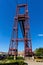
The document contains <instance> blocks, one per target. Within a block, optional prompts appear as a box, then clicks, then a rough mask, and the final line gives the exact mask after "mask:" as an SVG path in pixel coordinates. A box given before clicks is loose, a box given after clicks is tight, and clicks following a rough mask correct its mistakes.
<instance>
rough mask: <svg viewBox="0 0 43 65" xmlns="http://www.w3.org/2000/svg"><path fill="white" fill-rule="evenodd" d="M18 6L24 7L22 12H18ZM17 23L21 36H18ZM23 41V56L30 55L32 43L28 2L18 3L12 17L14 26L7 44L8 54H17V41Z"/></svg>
mask: <svg viewBox="0 0 43 65" xmlns="http://www.w3.org/2000/svg"><path fill="white" fill-rule="evenodd" d="M20 8H24V14H20V13H19V11H20ZM18 23H19V24H20V28H21V33H22V35H23V38H18V33H19V31H18ZM19 41H20V42H22V41H24V56H25V57H28V56H32V43H31V37H30V25H29V16H28V4H18V5H17V10H16V16H15V17H14V26H13V31H12V37H11V42H10V46H9V54H10V55H15V56H17V55H18V42H19Z"/></svg>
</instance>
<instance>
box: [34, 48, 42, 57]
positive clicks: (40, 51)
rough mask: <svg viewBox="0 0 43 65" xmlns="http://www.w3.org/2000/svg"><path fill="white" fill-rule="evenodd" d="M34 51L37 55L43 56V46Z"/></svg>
mask: <svg viewBox="0 0 43 65" xmlns="http://www.w3.org/2000/svg"><path fill="white" fill-rule="evenodd" d="M34 52H35V55H36V56H43V48H37V49H36V50H35V51H34Z"/></svg>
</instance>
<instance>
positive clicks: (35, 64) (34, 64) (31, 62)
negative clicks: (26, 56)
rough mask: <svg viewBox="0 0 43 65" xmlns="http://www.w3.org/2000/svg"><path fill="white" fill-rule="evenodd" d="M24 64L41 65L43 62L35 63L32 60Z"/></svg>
mask: <svg viewBox="0 0 43 65" xmlns="http://www.w3.org/2000/svg"><path fill="white" fill-rule="evenodd" d="M25 62H26V63H27V65H43V62H36V61H32V60H25Z"/></svg>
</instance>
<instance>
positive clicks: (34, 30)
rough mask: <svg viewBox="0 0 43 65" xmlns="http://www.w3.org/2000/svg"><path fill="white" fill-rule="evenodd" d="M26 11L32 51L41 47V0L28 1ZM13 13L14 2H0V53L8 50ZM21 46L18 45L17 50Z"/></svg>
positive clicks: (42, 0) (42, 17)
mask: <svg viewBox="0 0 43 65" xmlns="http://www.w3.org/2000/svg"><path fill="white" fill-rule="evenodd" d="M19 2H20V0H19ZM21 2H22V0H21ZM28 9H29V16H30V30H31V38H32V48H33V50H34V49H36V48H39V47H43V0H28ZM15 13H16V0H0V51H5V52H6V51H8V49H9V44H10V38H11V33H12V26H13V23H14V16H15V15H16V14H15ZM22 46H23V45H22V44H21V45H20V44H19V47H20V49H19V50H21V49H22Z"/></svg>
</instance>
